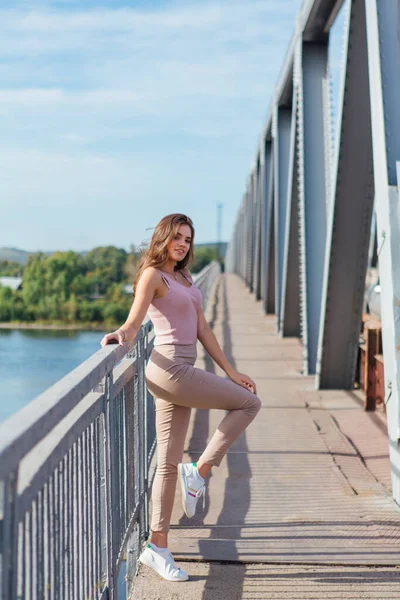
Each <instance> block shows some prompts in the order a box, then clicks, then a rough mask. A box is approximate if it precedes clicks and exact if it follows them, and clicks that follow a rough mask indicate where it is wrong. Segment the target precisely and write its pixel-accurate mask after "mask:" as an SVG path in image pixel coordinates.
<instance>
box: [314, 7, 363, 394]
mask: <svg viewBox="0 0 400 600" xmlns="http://www.w3.org/2000/svg"><path fill="white" fill-rule="evenodd" d="M344 67H345V68H344V74H343V84H342V89H341V92H342V94H341V102H340V108H339V115H338V123H339V126H340V131H338V143H337V155H336V159H335V172H334V185H333V199H332V201H331V204H330V210H329V222H328V231H327V234H328V235H327V249H326V261H325V269H324V279H323V284H324V289H323V299H322V313H321V322H320V337H319V346H318V365H317V378H316V385H317V387H319V388H323V389H328V388H329V389H348V390H350V389H353V387H354V377H355V370H356V363H357V356H358V347H359V333H360V323H361V315H362V307H363V298H364V290H365V276H366V271H367V266H368V253H369V243H370V237H371V219H372V213H373V205H374V182H373V173H372V137H371V109H370V96H369V82H368V58H367V34H366V15H365V4H364V0H353V2H352V3H351V10H350V15H349V19H348V30H347V53H346V55H345V64H344Z"/></svg>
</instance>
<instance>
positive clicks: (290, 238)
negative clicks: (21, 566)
mask: <svg viewBox="0 0 400 600" xmlns="http://www.w3.org/2000/svg"><path fill="white" fill-rule="evenodd" d="M289 155H290V156H289V173H288V189H287V194H288V195H287V214H286V226H285V248H284V263H283V274H282V296H281V310H280V325H279V329H280V332H281V335H282V336H296V337H299V336H300V272H299V269H300V261H299V255H300V245H299V218H298V205H299V189H298V170H297V165H298V138H297V90H296V89H295V90H294V92H293V110H292V124H291V138H290V149H289Z"/></svg>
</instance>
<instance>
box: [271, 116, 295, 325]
mask: <svg viewBox="0 0 400 600" xmlns="http://www.w3.org/2000/svg"><path fill="white" fill-rule="evenodd" d="M275 119H276V124H275V139H274V165H275V172H274V176H275V190H274V192H275V193H274V201H275V278H276V280H275V310H276V316H277V322H278V331H279V330H280V329H281V300H282V279H283V262H284V254H285V233H286V214H287V204H288V181H289V171H290V139H291V127H292V111H291V109H290V108H287V107H285V106H278V108H277V109H276V114H275Z"/></svg>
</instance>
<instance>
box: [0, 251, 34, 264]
mask: <svg viewBox="0 0 400 600" xmlns="http://www.w3.org/2000/svg"><path fill="white" fill-rule="evenodd" d="M30 254H31V252H26V251H25V250H19V249H18V248H0V260H12V261H13V262H17V263H20V264H21V265H24V264H25V263H26V262H27V261H28V256H29V255H30Z"/></svg>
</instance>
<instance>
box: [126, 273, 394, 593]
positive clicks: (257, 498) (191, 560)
mask: <svg viewBox="0 0 400 600" xmlns="http://www.w3.org/2000/svg"><path fill="white" fill-rule="evenodd" d="M211 319H212V325H213V328H214V331H215V334H216V335H217V337H218V339H219V341H220V343H221V345H222V347H223V349H224V351H225V353H226V355H227V356H228V357H229V358H230V359H231V360H232V361H233V363H234V365H235V366H236V368H237V369H238V370H239V371H242V372H245V373H247V374H248V375H250V376H251V377H252V378H254V379H255V380H256V382H257V386H258V394H259V396H260V398H261V399H262V410H261V411H260V413H259V415H258V416H257V418H256V420H255V421H254V422H253V423H252V424H251V425H250V427H249V428H248V429H247V431H246V432H245V434H244V435H243V436H241V438H240V439H238V440H237V442H236V443H235V444H234V445H233V446H232V448H231V450H230V451H229V453H228V455H227V457H226V460H224V461H223V463H222V464H221V466H220V467H219V468H218V469H214V471H213V473H212V476H211V477H210V480H209V484H208V489H207V497H206V506H205V511H204V512H202V507H201V506H198V511H197V514H196V516H195V517H194V518H193V519H190V520H189V519H187V518H186V516H184V515H183V516H182V509H181V500H180V492H179V489H178V491H177V496H176V502H175V507H174V512H173V519H172V527H171V532H170V549H171V551H172V553H173V554H174V556H175V557H176V560H177V563H178V564H179V565H180V566H182V567H183V568H185V569H186V570H187V571H188V572H189V574H190V575H191V580H190V581H189V582H187V583H185V584H182V585H178V584H169V583H167V582H164V581H163V580H161V579H160V578H159V577H158V576H156V575H155V574H154V575H153V574H152V573H151V572H149V570H148V569H146V568H145V567H142V568H141V569H140V570H139V574H138V577H137V579H136V582H135V586H134V592H133V596H132V598H135V599H138V600H139V599H146V600H153V599H156V598H157V599H158V598H162V599H163V600H167V599H169V598H171V599H172V598H174V599H178V598H181V597H182V598H187V599H188V598H196V599H201V600H211V599H213V600H216V599H218V598H221V599H222V598H229V599H230V600H236V599H239V598H245V599H249V600H253V599H255V598H263V599H266V600H267V599H269V598H271V599H272V598H280V599H285V600H286V599H289V598H296V599H297V600H299V599H301V598H307V600H311V599H312V598H321V597H324V598H326V599H330V598H346V599H347V600H349V599H350V598H357V599H362V598H368V599H369V598H381V599H383V598H384V599H385V600H386V599H389V598H397V597H398V596H399V592H400V569H399V568H396V566H398V565H400V546H399V541H400V509H399V507H398V505H397V504H396V503H395V502H394V500H393V499H392V497H391V493H390V467H389V459H388V442H387V435H386V431H385V423H384V420H383V418H382V417H381V416H380V415H379V414H374V415H370V414H369V413H365V412H364V411H363V409H362V400H361V396H359V395H358V394H357V392H356V391H354V392H349V391H341V390H339V391H318V390H315V389H314V378H313V377H307V376H304V375H302V373H301V364H302V361H301V352H302V349H301V344H300V341H299V340H297V339H294V338H285V339H282V338H280V337H279V336H278V334H277V333H276V322H275V317H273V316H265V315H264V314H263V312H262V308H261V305H260V303H259V302H256V301H255V300H254V296H253V295H251V294H250V293H249V292H248V290H247V288H246V287H245V285H244V283H243V282H242V281H241V280H240V279H239V277H237V276H236V275H231V274H228V275H223V276H221V279H220V283H219V286H218V289H217V293H216V297H215V304H214V311H213V314H212V316H211ZM198 365H199V366H200V367H201V368H206V369H210V370H212V369H215V372H217V374H221V375H222V373H221V371H220V370H219V368H218V367H215V366H214V365H213V363H212V361H211V360H210V359H209V358H208V357H207V356H206V355H205V353H204V352H203V351H200V352H199V359H198ZM220 419H221V413H220V412H219V411H212V412H209V411H205V410H193V411H192V418H191V423H190V429H189V433H188V437H187V442H186V451H185V457H184V460H187V461H193V460H196V459H197V458H198V456H199V455H200V453H201V451H202V449H203V447H204V445H205V443H206V441H207V439H208V438H209V436H210V435H211V434H212V432H213V431H214V429H215V428H216V427H217V425H218V422H219V420H220ZM199 504H200V503H199ZM223 561H228V562H227V563H224V562H223Z"/></svg>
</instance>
